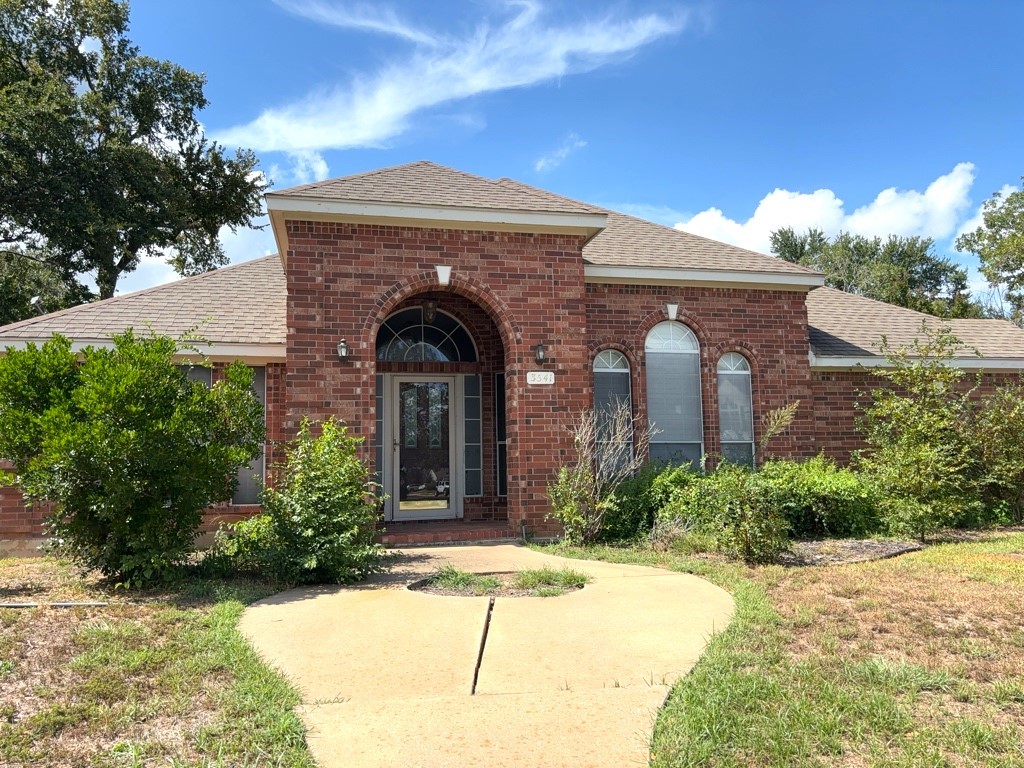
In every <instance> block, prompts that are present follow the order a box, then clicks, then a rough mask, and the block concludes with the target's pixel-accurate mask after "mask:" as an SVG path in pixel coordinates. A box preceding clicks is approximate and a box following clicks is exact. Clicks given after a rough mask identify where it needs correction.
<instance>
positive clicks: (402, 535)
mask: <svg viewBox="0 0 1024 768" xmlns="http://www.w3.org/2000/svg"><path fill="white" fill-rule="evenodd" d="M516 539H517V536H516V533H515V531H514V530H513V529H512V526H510V525H509V524H508V523H507V522H504V521H496V520H484V521H478V522H471V523H464V522H452V521H449V520H441V521H437V520H431V521H428V522H412V521H410V522H399V523H387V524H385V525H384V526H383V527H382V529H381V530H379V531H378V532H377V541H378V542H380V543H381V544H383V545H384V546H385V547H409V546H425V545H430V544H483V543H489V542H497V541H500V542H510V541H515V540H516Z"/></svg>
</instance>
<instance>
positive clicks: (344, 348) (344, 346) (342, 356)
mask: <svg viewBox="0 0 1024 768" xmlns="http://www.w3.org/2000/svg"><path fill="white" fill-rule="evenodd" d="M349 351H350V350H349V348H348V342H347V341H345V340H344V339H342V340H341V341H339V342H338V359H339V360H341V361H343V362H344V361H345V360H348V355H349Z"/></svg>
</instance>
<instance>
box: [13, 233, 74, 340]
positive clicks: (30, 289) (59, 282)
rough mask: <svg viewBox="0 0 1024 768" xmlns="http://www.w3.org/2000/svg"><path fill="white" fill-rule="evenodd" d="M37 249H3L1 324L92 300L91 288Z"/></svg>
mask: <svg viewBox="0 0 1024 768" xmlns="http://www.w3.org/2000/svg"><path fill="white" fill-rule="evenodd" d="M46 257H47V254H45V253H42V254H39V253H37V252H35V251H22V252H17V251H8V252H0V325H7V324H8V323H16V322H17V321H19V320H25V319H27V318H30V317H35V316H36V315H39V314H42V313H44V312H55V311H57V310H58V309H65V308H67V307H73V306H75V305H76V304H81V303H82V302H84V301H88V299H89V298H90V293H89V291H88V289H87V288H86V287H85V286H83V285H82V284H81V283H79V282H78V281H77V280H76V279H75V278H74V277H73V276H63V275H61V274H60V273H59V272H58V271H57V270H56V269H54V267H52V266H51V265H50V264H49V263H47V259H46Z"/></svg>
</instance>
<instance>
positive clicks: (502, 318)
mask: <svg viewBox="0 0 1024 768" xmlns="http://www.w3.org/2000/svg"><path fill="white" fill-rule="evenodd" d="M438 290H440V291H442V292H448V293H452V294H455V295H456V296H462V297H464V298H467V299H469V300H470V301H472V302H473V303H475V304H477V305H478V306H479V307H481V308H482V309H483V310H484V311H485V312H486V313H487V315H488V317H490V319H491V322H493V323H494V325H495V327H496V328H497V329H498V335H499V336H500V337H501V343H502V344H503V345H504V347H505V354H506V356H508V355H509V354H510V353H511V352H512V350H514V349H516V348H517V347H518V346H519V345H520V344H522V338H523V333H522V328H521V326H520V325H519V323H518V322H517V321H516V319H515V316H514V315H513V314H512V311H511V310H510V309H509V308H508V306H507V305H506V304H505V303H504V302H503V301H502V300H501V299H499V298H498V297H496V296H495V295H494V294H493V293H492V292H491V291H489V290H488V289H487V288H486V287H485V286H483V285H481V284H480V283H479V282H477V281H476V280H473V279H472V278H467V277H463V276H461V275H459V274H458V273H456V272H454V271H453V272H452V276H451V282H450V283H449V284H448V285H446V286H441V285H438V282H437V274H436V273H435V272H433V271H430V272H421V273H419V274H418V275H413V276H411V277H408V278H406V279H404V280H401V281H399V282H397V283H395V284H394V285H392V286H391V287H390V288H388V289H387V290H385V291H384V292H383V293H381V295H380V296H379V297H378V298H377V301H376V303H375V305H374V309H375V310H376V311H375V312H371V313H370V315H369V317H367V318H366V320H365V321H364V323H363V329H362V335H363V336H364V338H366V339H367V340H368V343H369V345H370V347H369V348H371V349H372V348H373V344H374V343H375V342H376V339H377V331H379V330H380V326H381V324H383V322H384V320H385V319H386V318H387V317H388V315H390V314H391V313H392V312H393V311H394V310H395V309H396V308H397V307H398V306H399V305H400V304H401V303H402V302H403V301H406V300H407V299H410V298H412V297H413V296H416V295H417V294H421V293H428V292H431V291H438Z"/></svg>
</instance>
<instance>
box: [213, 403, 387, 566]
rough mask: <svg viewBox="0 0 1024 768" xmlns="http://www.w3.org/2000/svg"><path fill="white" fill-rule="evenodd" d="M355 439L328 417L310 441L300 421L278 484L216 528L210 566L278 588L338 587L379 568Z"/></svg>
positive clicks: (366, 478) (373, 517) (373, 510)
mask: <svg viewBox="0 0 1024 768" xmlns="http://www.w3.org/2000/svg"><path fill="white" fill-rule="evenodd" d="M361 442H362V440H361V438H355V437H351V436H350V435H348V430H347V428H346V427H345V426H344V425H341V424H338V423H337V422H335V421H334V420H333V419H332V420H330V421H327V422H325V423H324V424H323V426H322V429H321V432H320V435H319V436H317V437H314V436H313V435H312V431H311V425H310V422H309V421H308V420H307V421H303V423H302V426H301V427H300V428H299V435H298V438H297V439H296V441H295V443H294V445H293V446H292V447H291V448H289V449H288V451H287V454H286V460H285V463H284V466H283V467H282V468H281V470H282V471H281V473H280V478H281V479H280V482H279V484H278V486H277V487H276V488H267V490H266V491H265V493H264V499H263V508H264V511H263V513H262V514H260V515H257V516H256V517H253V518H251V519H249V520H245V521H242V522H241V523H237V524H235V525H234V526H232V527H231V528H230V529H229V530H228V531H222V532H221V533H220V534H219V535H218V539H217V542H216V544H215V545H214V551H213V552H212V553H211V564H214V565H215V566H217V565H220V566H221V567H223V564H224V563H227V564H228V565H229V567H232V568H234V569H237V570H252V571H258V572H261V573H263V574H265V575H267V576H270V577H271V578H273V579H275V580H277V581H279V582H281V583H283V584H314V583H339V584H344V583H348V582H352V581H358V580H360V579H363V578H365V577H366V576H367V575H369V574H370V573H373V572H376V571H379V570H381V568H382V557H383V549H382V548H381V547H380V546H379V545H377V544H374V541H373V537H374V533H375V526H376V522H377V507H376V504H375V501H374V499H373V497H372V496H371V495H370V490H371V484H370V474H369V472H368V470H367V468H366V466H365V465H364V464H363V463H362V462H361V461H360V460H359V458H358V456H357V455H356V450H357V447H358V445H359V443H361Z"/></svg>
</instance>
